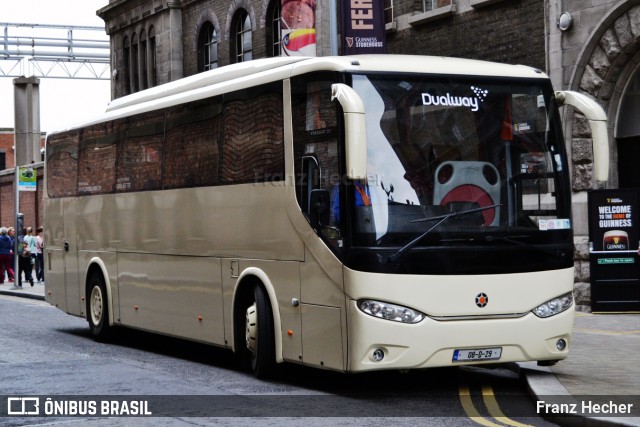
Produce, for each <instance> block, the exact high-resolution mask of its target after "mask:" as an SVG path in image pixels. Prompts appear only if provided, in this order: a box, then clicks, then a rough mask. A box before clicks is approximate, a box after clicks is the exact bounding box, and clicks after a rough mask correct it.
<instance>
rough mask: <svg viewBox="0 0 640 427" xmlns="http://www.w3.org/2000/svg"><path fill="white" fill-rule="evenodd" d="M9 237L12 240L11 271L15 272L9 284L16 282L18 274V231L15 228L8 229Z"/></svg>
mask: <svg viewBox="0 0 640 427" xmlns="http://www.w3.org/2000/svg"><path fill="white" fill-rule="evenodd" d="M7 236H8V237H9V240H11V269H12V270H11V271H13V275H11V277H9V282H15V280H16V276H15V274H16V273H15V272H16V254H15V253H14V249H15V246H14V245H15V239H16V229H15V228H13V227H8V228H7Z"/></svg>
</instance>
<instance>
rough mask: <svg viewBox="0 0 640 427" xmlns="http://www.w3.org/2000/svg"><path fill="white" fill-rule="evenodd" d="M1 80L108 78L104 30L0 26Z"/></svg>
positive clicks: (106, 41)
mask: <svg viewBox="0 0 640 427" xmlns="http://www.w3.org/2000/svg"><path fill="white" fill-rule="evenodd" d="M0 27H1V28H2V30H3V31H2V35H0V77H21V76H34V77H39V78H60V79H94V80H109V79H110V78H111V72H110V61H109V56H110V54H109V37H108V36H107V34H106V32H105V30H104V28H103V27H87V26H70V25H45V24H18V23H4V22H2V23H0Z"/></svg>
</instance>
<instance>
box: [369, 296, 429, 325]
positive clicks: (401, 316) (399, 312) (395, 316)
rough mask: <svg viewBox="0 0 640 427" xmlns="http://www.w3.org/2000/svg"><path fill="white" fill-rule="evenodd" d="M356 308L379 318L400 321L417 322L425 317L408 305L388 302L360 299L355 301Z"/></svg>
mask: <svg viewBox="0 0 640 427" xmlns="http://www.w3.org/2000/svg"><path fill="white" fill-rule="evenodd" d="M357 306H358V308H359V309H360V310H361V311H362V312H364V313H366V314H368V315H369V316H373V317H377V318H379V319H385V320H393V321H394V322H401V323H418V322H420V321H422V319H424V318H425V314H424V313H421V312H419V311H418V310H414V309H412V308H409V307H404V306H401V305H396V304H390V303H388V302H382V301H375V300H370V299H361V300H358V302H357Z"/></svg>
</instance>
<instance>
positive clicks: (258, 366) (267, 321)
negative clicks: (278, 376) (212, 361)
mask: <svg viewBox="0 0 640 427" xmlns="http://www.w3.org/2000/svg"><path fill="white" fill-rule="evenodd" d="M245 345H246V349H247V350H248V352H249V354H250V355H251V370H252V371H253V373H254V375H255V376H256V377H258V378H266V377H269V376H271V375H273V373H274V371H275V365H276V363H275V345H274V330H273V312H272V310H271V304H270V303H269V297H268V296H267V295H266V292H265V290H264V288H263V287H262V286H260V285H257V286H256V287H255V288H254V291H253V301H252V302H251V304H250V305H249V307H247V310H246V313H245Z"/></svg>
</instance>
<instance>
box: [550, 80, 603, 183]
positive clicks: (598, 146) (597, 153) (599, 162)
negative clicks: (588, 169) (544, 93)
mask: <svg viewBox="0 0 640 427" xmlns="http://www.w3.org/2000/svg"><path fill="white" fill-rule="evenodd" d="M555 95H556V100H557V101H558V104H559V105H571V106H572V107H575V108H576V109H577V110H578V111H580V112H581V113H582V114H584V115H585V117H586V118H587V120H589V125H590V126H591V138H592V140H593V169H594V171H595V177H596V181H600V182H604V181H606V180H607V179H608V178H609V136H608V135H607V115H606V114H605V112H604V110H603V109H602V107H601V106H600V105H599V104H598V103H597V102H595V101H594V100H593V99H591V98H589V97H588V96H586V95H584V94H582V93H579V92H574V91H570V90H559V91H556V93H555Z"/></svg>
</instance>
